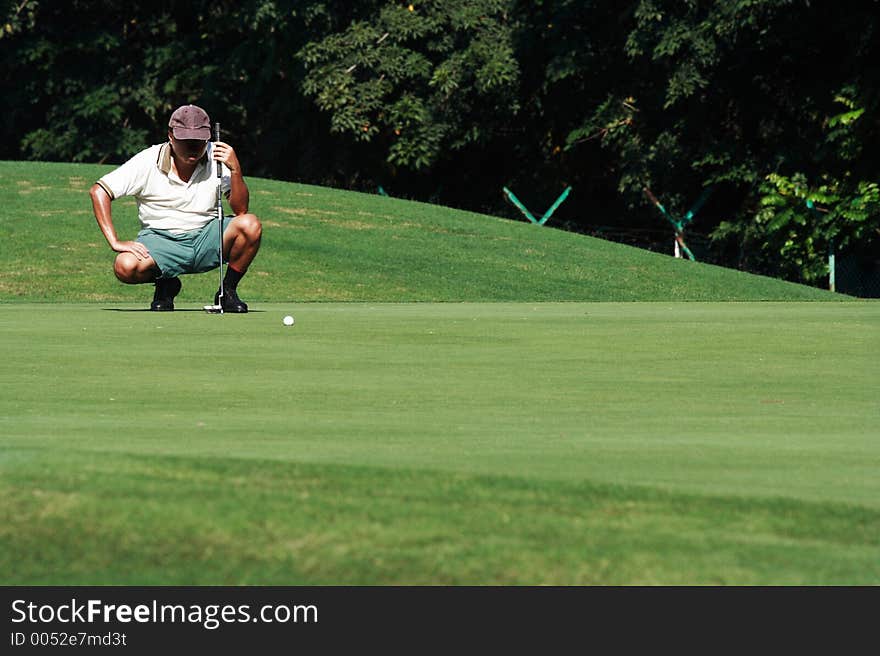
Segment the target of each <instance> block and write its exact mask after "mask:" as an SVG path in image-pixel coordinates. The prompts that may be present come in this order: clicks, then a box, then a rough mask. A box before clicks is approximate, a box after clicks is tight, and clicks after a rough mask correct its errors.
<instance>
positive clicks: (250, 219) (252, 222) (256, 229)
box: [235, 214, 263, 243]
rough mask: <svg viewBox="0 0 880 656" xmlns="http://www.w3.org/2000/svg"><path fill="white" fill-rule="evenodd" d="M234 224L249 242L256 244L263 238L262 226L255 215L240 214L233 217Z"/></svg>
mask: <svg viewBox="0 0 880 656" xmlns="http://www.w3.org/2000/svg"><path fill="white" fill-rule="evenodd" d="M235 223H236V225H237V226H238V229H239V230H240V231H241V234H243V235H244V236H245V237H246V238H247V240H248V241H249V242H252V243H255V242H258V241H260V237H262V236H263V224H262V223H260V220H259V219H258V218H257V215H256V214H241V215H239V216H237V217H235Z"/></svg>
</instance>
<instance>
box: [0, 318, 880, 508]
mask: <svg viewBox="0 0 880 656" xmlns="http://www.w3.org/2000/svg"><path fill="white" fill-rule="evenodd" d="M254 309H255V310H257V311H255V312H253V313H251V314H249V315H247V316H231V315H226V316H222V317H219V316H210V315H206V314H204V313H203V312H200V311H184V312H175V313H169V314H155V313H149V312H144V311H140V309H139V308H135V307H131V306H112V305H108V306H100V305H57V304H51V305H33V304H14V305H2V306H0V344H2V345H3V351H4V354H5V357H4V360H3V362H2V364H0V369H2V375H3V380H5V381H7V385H8V387H7V392H6V393H5V394H4V395H3V396H2V399H0V417H2V419H0V427H2V431H0V432H2V435H3V437H2V440H0V445H2V446H3V447H4V449H5V450H7V452H8V450H10V449H22V448H23V449H29V450H30V449H36V450H38V451H39V450H43V449H48V450H52V451H58V450H76V451H95V452H124V453H130V454H153V455H183V456H198V457H200V458H212V457H217V458H221V457H222V458H228V457H233V458H252V459H269V460H280V461H293V462H299V463H323V464H356V465H370V466H374V465H375V466H380V467H389V468H417V469H433V470H440V471H446V472H460V473H468V474H489V475H511V476H519V477H534V478H536V479H553V480H565V481H586V480H589V481H593V482H603V483H615V484H627V485H645V486H652V487H658V488H664V489H668V490H675V491H681V492H699V493H710V494H726V495H745V496H761V497H768V496H769V497H789V498H796V499H810V500H823V501H839V502H846V503H854V504H863V505H867V506H871V507H880V479H878V477H877V476H876V471H875V465H876V462H877V461H878V458H880V442H878V440H877V439H876V438H877V429H878V417H880V414H878V411H880V404H878V400H877V395H876V380H877V375H878V373H880V367H878V360H877V359H876V358H875V357H873V356H872V353H876V350H877V346H878V345H880V305H878V304H875V303H830V304H822V303H787V304H786V303H780V304H777V303H720V304H714V303H630V304H615V303H603V304H590V303H561V304H506V303H505V304H500V303H499V304H491V303H490V304H376V305H373V304H326V305H325V304H306V305H301V306H296V305H293V304H284V305H271V304H261V305H258V306H257V307H255V308H254ZM193 310H195V308H193ZM286 314H293V315H295V317H296V320H297V323H296V325H295V326H293V327H286V326H284V325H283V324H282V317H283V316H284V315H286Z"/></svg>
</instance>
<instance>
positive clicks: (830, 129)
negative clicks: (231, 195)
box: [0, 0, 880, 284]
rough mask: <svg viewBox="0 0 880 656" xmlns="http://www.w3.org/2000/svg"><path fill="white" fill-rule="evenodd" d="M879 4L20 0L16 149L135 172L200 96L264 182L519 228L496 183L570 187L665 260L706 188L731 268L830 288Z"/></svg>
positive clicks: (846, 230) (1, 60)
mask: <svg viewBox="0 0 880 656" xmlns="http://www.w3.org/2000/svg"><path fill="white" fill-rule="evenodd" d="M878 9H880V2H877V0H873V1H872V2H866V3H860V4H858V5H855V4H854V5H848V6H847V7H846V8H845V7H844V6H843V5H841V4H840V3H834V2H831V1H830V0H812V1H811V0H728V1H722V0H711V1H698V0H676V1H672V0H668V1H661V0H629V1H625V2H614V1H612V0H533V1H531V2H524V1H522V0H442V1H441V0H423V1H416V0H413V1H409V0H403V1H398V0H364V1H362V2H356V3H349V2H337V1H334V0H323V1H321V0H299V1H296V0H242V1H239V2H230V1H228V0H211V1H210V2H207V1H204V0H195V1H192V2H182V1H178V0H162V1H159V2H155V3H130V2H129V3H122V2H119V1H114V0H72V1H70V2H63V3H61V2H47V1H40V0H11V1H7V2H4V3H2V10H0V11H2V21H3V22H2V24H0V71H2V73H0V109H2V112H3V117H4V122H3V124H2V125H0V131H2V139H0V157H3V158H6V159H47V160H67V161H88V162H107V163H119V162H122V161H124V160H125V159H126V158H127V157H129V156H130V155H131V154H133V153H134V152H136V151H138V150H140V149H141V148H143V147H144V146H146V145H148V144H150V143H156V142H158V141H161V140H163V139H164V136H165V131H166V127H165V125H166V121H167V117H168V115H169V114H170V112H171V111H172V110H173V109H174V107H176V106H177V105H179V104H182V103H188V102H192V103H196V104H199V105H202V106H204V107H205V108H206V109H208V110H209V112H210V113H211V114H212V117H213V118H215V119H216V120H219V121H220V122H221V124H222V125H223V129H224V134H225V135H226V137H227V139H228V140H229V141H230V142H232V143H234V144H235V145H236V147H237V149H238V150H239V152H240V155H241V157H242V159H243V161H244V163H245V166H246V167H247V171H248V173H249V174H250V175H263V176H268V177H275V178H280V179H287V180H301V181H305V182H312V183H318V184H327V185H333V186H340V187H346V188H353V189H361V190H367V191H376V189H377V188H378V187H379V186H380V185H381V186H383V187H384V188H385V190H386V191H388V192H389V193H391V194H392V195H397V196H402V197H409V198H418V199H422V200H430V201H434V202H441V203H444V204H448V205H452V206H457V207H464V208H468V209H476V210H484V211H491V212H496V213H498V212H501V213H506V214H507V215H508V216H511V217H515V216H517V212H516V210H515V209H514V208H511V207H508V206H505V205H504V201H503V199H502V195H501V187H502V186H508V187H510V188H512V189H515V190H516V192H517V195H518V196H519V197H520V198H521V199H522V200H524V201H525V202H526V204H527V205H529V206H530V207H533V208H534V209H535V210H536V211H539V212H543V211H544V209H546V207H547V206H548V205H549V204H550V203H551V202H552V201H553V199H554V198H555V197H556V196H557V195H558V194H559V193H560V192H561V191H562V190H563V189H564V188H565V187H566V186H568V185H571V186H572V187H573V189H574V191H573V193H572V194H571V196H570V197H569V200H567V201H566V203H565V204H563V205H562V207H561V208H560V209H559V210H558V212H557V213H556V214H555V215H554V218H553V223H554V224H556V225H565V226H566V227H569V228H571V229H575V230H581V231H587V232H593V233H596V232H598V231H599V230H600V229H602V230H605V231H607V230H609V229H616V230H618V231H627V230H629V231H635V230H638V229H640V230H648V229H650V230H652V231H654V232H659V233H662V234H664V235H665V236H664V240H665V241H666V244H667V245H668V244H671V230H670V229H669V226H668V225H666V224H664V222H663V219H662V218H661V216H660V215H659V214H658V212H657V211H656V209H655V208H654V207H653V206H652V205H651V204H650V203H649V202H648V199H647V197H646V194H645V193H644V188H645V187H648V188H650V189H651V190H652V191H653V192H654V193H655V194H656V195H657V196H658V197H660V199H661V200H662V201H663V203H664V205H665V206H666V207H667V208H668V209H669V210H670V211H671V212H673V213H674V214H678V215H681V214H683V213H684V212H685V211H686V210H687V209H688V207H689V206H690V204H691V203H692V202H693V201H694V200H695V199H696V198H697V197H699V196H700V195H701V194H702V193H703V191H704V190H705V189H707V188H711V189H712V195H711V196H710V197H709V201H708V202H707V204H706V205H705V206H704V207H703V209H702V211H701V212H700V215H699V217H698V218H697V219H696V220H695V221H694V222H693V224H692V225H691V229H692V230H694V231H699V232H702V233H703V234H704V235H709V234H710V233H714V237H715V239H714V241H713V242H711V244H710V245H709V246H707V248H709V249H710V250H711V252H712V257H714V259H716V261H722V262H724V263H726V264H733V265H739V266H742V267H744V268H749V269H752V270H759V271H765V272H771V273H778V274H780V275H786V276H787V277H790V278H793V279H801V280H807V281H813V282H817V284H818V281H819V280H820V279H821V276H822V272H823V269H822V267H823V266H824V265H823V264H822V261H823V258H824V254H825V252H826V251H827V248H828V247H829V245H830V243H831V242H832V241H833V242H834V243H835V244H837V245H840V244H847V247H849V248H858V249H859V250H861V251H862V252H871V251H872V250H874V251H875V250H876V248H875V246H876V244H877V239H878V236H877V231H878V228H880V223H878V222H880V218H878V216H877V211H878V210H877V203H876V202H875V190H876V183H877V182H878V180H880V170H878V168H880V166H878V158H877V156H876V155H875V153H876V144H877V143H878V136H880V119H878V104H880V79H878V76H880V73H878V71H880V66H877V63H876V62H877V61H878V54H880V53H878V43H880V34H878V20H880V19H878V18H877V16H878V14H880V12H878V11H877V10H878ZM872 185H874V186H872ZM823 203H824V204H823ZM639 234H641V233H639ZM706 243H707V244H709V242H708V241H706Z"/></svg>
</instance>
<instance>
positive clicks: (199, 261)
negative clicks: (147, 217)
mask: <svg viewBox="0 0 880 656" xmlns="http://www.w3.org/2000/svg"><path fill="white" fill-rule="evenodd" d="M233 218H234V217H231V216H226V217H224V218H223V231H224V232H225V231H226V228H227V227H228V226H229V223H230V222H231V221H232V219H233ZM219 232H220V231H219V230H218V229H217V219H214V220H213V221H211V222H210V223H209V224H208V225H206V226H205V227H204V228H202V229H201V230H193V231H192V232H185V233H183V234H180V235H176V234H173V233H171V232H168V231H167V230H153V229H152V228H144V229H143V230H141V231H140V232H139V233H138V236H137V241H139V242H140V243H142V244H143V245H144V246H146V247H147V250H149V251H150V257H152V258H153V260H154V261H155V262H156V266H158V267H159V270H160V271H161V272H162V273H161V277H162V278H175V277H177V276H179V275H182V274H184V273H202V272H203V271H210V270H211V269H216V268H217V267H218V266H220V234H219Z"/></svg>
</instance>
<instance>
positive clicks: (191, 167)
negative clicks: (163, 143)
mask: <svg viewBox="0 0 880 656" xmlns="http://www.w3.org/2000/svg"><path fill="white" fill-rule="evenodd" d="M200 162H201V160H199V161H198V162H196V163H195V164H187V163H186V162H185V161H184V160H183V159H182V158H180V157H178V156H177V155H176V154H175V153H174V150H173V149H172V150H171V165H172V166H173V167H174V171H175V173H177V177H178V178H180V179H181V180H183V181H184V182H189V179H190V178H191V177H192V175H193V173H195V170H196V167H197V166H198V165H199V163H200Z"/></svg>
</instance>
